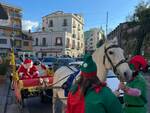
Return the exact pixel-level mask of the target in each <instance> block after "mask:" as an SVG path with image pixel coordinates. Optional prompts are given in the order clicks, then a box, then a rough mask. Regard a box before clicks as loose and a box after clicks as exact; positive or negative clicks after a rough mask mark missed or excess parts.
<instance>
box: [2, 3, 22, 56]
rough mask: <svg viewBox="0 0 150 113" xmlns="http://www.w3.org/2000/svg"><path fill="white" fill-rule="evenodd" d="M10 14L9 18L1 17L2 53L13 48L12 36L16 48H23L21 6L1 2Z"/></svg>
mask: <svg viewBox="0 0 150 113" xmlns="http://www.w3.org/2000/svg"><path fill="white" fill-rule="evenodd" d="M1 5H2V7H3V8H4V10H5V11H6V12H7V14H8V20H3V19H0V54H1V55H6V54H7V53H8V51H9V50H10V48H11V42H12V41H11V40H12V37H13V39H14V45H15V48H16V49H21V45H22V43H21V40H22V39H21V38H22V32H21V28H22V26H21V19H22V13H21V12H22V10H21V8H18V7H15V6H12V5H8V4H4V3H1Z"/></svg>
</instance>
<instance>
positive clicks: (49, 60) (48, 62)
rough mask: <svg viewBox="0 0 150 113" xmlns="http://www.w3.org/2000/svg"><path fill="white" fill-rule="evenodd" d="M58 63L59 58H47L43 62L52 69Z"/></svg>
mask: <svg viewBox="0 0 150 113" xmlns="http://www.w3.org/2000/svg"><path fill="white" fill-rule="evenodd" d="M56 61H57V58H55V57H52V56H51V57H45V58H43V60H42V63H43V64H45V65H47V66H48V67H49V68H50V69H53V68H54V63H55V62H56Z"/></svg>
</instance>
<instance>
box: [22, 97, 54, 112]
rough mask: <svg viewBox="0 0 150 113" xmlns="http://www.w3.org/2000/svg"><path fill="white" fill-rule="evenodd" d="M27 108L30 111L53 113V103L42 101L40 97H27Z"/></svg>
mask: <svg viewBox="0 0 150 113" xmlns="http://www.w3.org/2000/svg"><path fill="white" fill-rule="evenodd" d="M25 109H27V110H28V113H52V109H51V104H50V103H49V102H46V103H42V102H41V101H40V98H39V97H32V98H29V99H26V100H25ZM27 110H25V113H26V111H27ZM23 113H24V112H23Z"/></svg>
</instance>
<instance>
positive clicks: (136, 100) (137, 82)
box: [124, 73, 147, 113]
mask: <svg viewBox="0 0 150 113" xmlns="http://www.w3.org/2000/svg"><path fill="white" fill-rule="evenodd" d="M127 86H128V87H131V88H138V89H139V90H141V96H130V95H127V94H125V95H124V102H125V104H128V105H140V106H143V107H127V106H124V112H125V113H146V112H147V107H146V106H147V104H146V101H147V95H146V94H147V85H146V81H145V79H144V77H143V75H142V74H141V73H139V74H138V75H137V76H136V77H135V79H134V80H133V81H131V82H129V83H127Z"/></svg>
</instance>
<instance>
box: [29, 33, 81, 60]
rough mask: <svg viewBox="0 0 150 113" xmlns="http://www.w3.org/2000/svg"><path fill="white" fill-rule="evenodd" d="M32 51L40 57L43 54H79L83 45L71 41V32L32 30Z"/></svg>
mask: <svg viewBox="0 0 150 113" xmlns="http://www.w3.org/2000/svg"><path fill="white" fill-rule="evenodd" d="M31 34H32V39H33V51H35V52H36V56H37V57H39V58H41V57H45V56H62V55H69V56H74V57H77V56H81V55H82V54H83V49H82V48H83V45H79V43H77V44H75V41H71V38H72V34H71V33H68V32H56V31H55V32H54V31H53V32H46V31H41V32H34V33H31Z"/></svg>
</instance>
